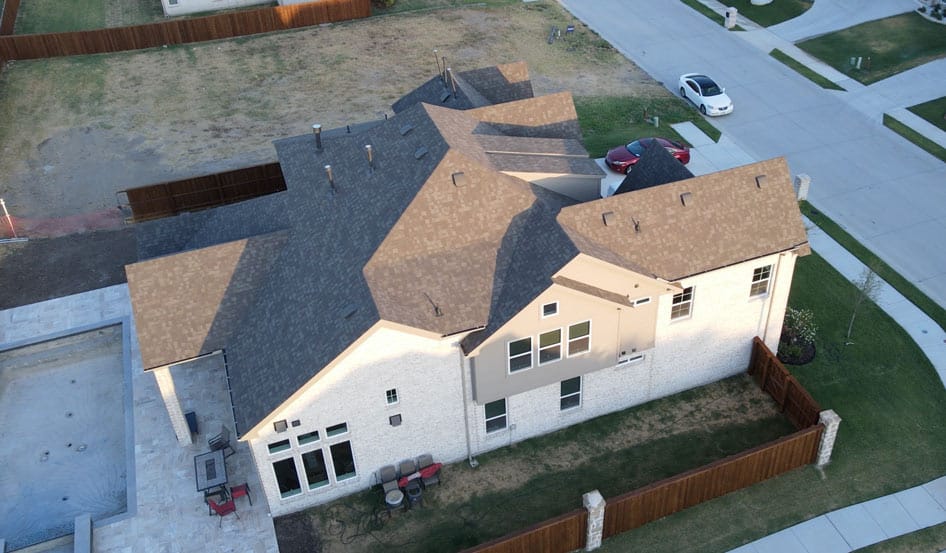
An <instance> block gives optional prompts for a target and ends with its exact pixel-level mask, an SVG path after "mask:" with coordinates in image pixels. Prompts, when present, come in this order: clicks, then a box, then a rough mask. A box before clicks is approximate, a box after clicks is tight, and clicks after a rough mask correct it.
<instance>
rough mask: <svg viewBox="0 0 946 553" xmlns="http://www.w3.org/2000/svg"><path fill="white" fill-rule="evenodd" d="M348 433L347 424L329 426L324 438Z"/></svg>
mask: <svg viewBox="0 0 946 553" xmlns="http://www.w3.org/2000/svg"><path fill="white" fill-rule="evenodd" d="M347 433H348V423H347V422H343V423H341V424H336V425H334V426H329V427H328V428H326V429H325V437H326V438H331V437H333V436H341V435H342V434H347Z"/></svg>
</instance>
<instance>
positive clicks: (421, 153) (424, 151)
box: [414, 146, 427, 159]
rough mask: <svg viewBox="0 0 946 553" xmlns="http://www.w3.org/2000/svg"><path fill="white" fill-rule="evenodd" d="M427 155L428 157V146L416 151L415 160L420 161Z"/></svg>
mask: <svg viewBox="0 0 946 553" xmlns="http://www.w3.org/2000/svg"><path fill="white" fill-rule="evenodd" d="M425 155H427V147H426V146H421V147H420V148H417V149H416V150H414V159H420V158H422V157H424V156H425Z"/></svg>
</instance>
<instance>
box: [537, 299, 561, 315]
mask: <svg viewBox="0 0 946 553" xmlns="http://www.w3.org/2000/svg"><path fill="white" fill-rule="evenodd" d="M550 305H554V306H555V312H554V313H550V314H548V315H546V314H545V308H546V307H548V306H550ZM556 315H558V301H557V300H556V301H550V302H548V303H543V304H542V305H540V306H539V317H540V318H542V319H548V318H550V317H555V316H556Z"/></svg>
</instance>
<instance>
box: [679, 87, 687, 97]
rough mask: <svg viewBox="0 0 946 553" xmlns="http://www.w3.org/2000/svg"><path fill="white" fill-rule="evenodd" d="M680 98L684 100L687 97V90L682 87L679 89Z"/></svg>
mask: <svg viewBox="0 0 946 553" xmlns="http://www.w3.org/2000/svg"><path fill="white" fill-rule="evenodd" d="M680 96H682V97H684V98H686V97H687V89H685V88H683V87H682V86H681V87H680Z"/></svg>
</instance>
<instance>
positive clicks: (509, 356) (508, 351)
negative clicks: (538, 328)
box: [506, 336, 535, 374]
mask: <svg viewBox="0 0 946 553" xmlns="http://www.w3.org/2000/svg"><path fill="white" fill-rule="evenodd" d="M524 340H529V350H528V351H526V352H524V353H519V354H516V355H515V356H513V355H512V345H513V344H514V343H516V342H522V341H524ZM532 342H533V340H532V336H526V337H524V338H517V339H515V340H510V341H508V342H506V373H507V374H513V373H517V372H520V371H527V370H529V369H531V368H532V367H533V366H535V363H534V359H533V353H534V351H533V349H534V348H533V344H532ZM526 355H528V356H529V365H528V366H526V367H522V368H519V369H515V370H513V368H512V360H513V359H519V358H520V357H525V356H526Z"/></svg>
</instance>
